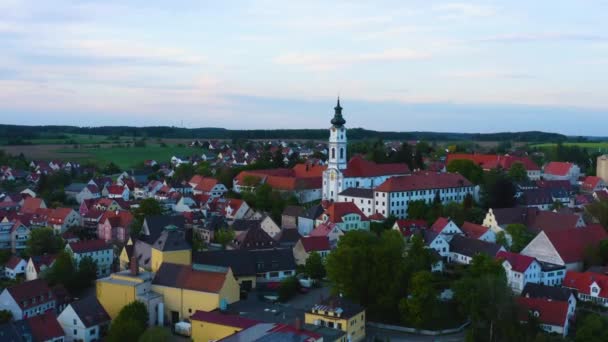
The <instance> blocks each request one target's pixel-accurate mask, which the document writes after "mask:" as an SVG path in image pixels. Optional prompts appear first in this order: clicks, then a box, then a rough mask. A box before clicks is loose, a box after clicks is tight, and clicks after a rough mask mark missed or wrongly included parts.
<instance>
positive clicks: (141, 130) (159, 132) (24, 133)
mask: <svg viewBox="0 0 608 342" xmlns="http://www.w3.org/2000/svg"><path fill="white" fill-rule="evenodd" d="M69 134H81V135H103V136H129V137H131V136H134V137H150V138H177V139H302V140H310V139H314V140H319V139H322V140H324V139H327V136H328V133H327V130H326V129H271V130H260V129H256V130H229V129H225V128H213V127H205V128H178V127H167V126H153V127H129V126H102V127H76V126H22V125H0V137H3V138H4V139H5V141H3V143H5V144H7V143H8V144H10V143H11V142H16V141H24V140H34V139H49V138H56V139H65V138H68V136H67V135H69ZM348 137H349V139H354V140H360V139H374V138H380V139H384V140H429V141H434V140H435V141H458V140H472V141H503V140H510V141H526V142H558V141H565V140H568V138H567V137H566V136H565V135H562V134H557V133H546V132H538V131H530V132H504V133H439V132H380V131H372V130H367V129H363V128H349V130H348Z"/></svg>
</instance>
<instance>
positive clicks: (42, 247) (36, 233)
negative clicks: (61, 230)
mask: <svg viewBox="0 0 608 342" xmlns="http://www.w3.org/2000/svg"><path fill="white" fill-rule="evenodd" d="M61 249H63V240H62V239H61V237H59V236H57V235H55V231H54V230H53V228H48V227H47V228H38V229H32V232H31V234H30V238H29V239H28V240H27V243H26V249H25V252H26V253H27V255H43V254H45V253H48V254H53V253H57V252H58V251H60V250H61Z"/></svg>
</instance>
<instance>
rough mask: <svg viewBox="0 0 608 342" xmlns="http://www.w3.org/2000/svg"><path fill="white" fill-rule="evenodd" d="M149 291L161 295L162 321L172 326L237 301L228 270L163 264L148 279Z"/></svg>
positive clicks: (233, 284)
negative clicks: (201, 312) (198, 312)
mask: <svg viewBox="0 0 608 342" xmlns="http://www.w3.org/2000/svg"><path fill="white" fill-rule="evenodd" d="M152 290H153V291H155V292H157V293H160V294H162V295H163V297H164V303H165V305H164V314H165V318H166V320H167V322H171V323H172V324H174V323H177V322H179V321H181V320H183V319H185V318H189V317H190V316H192V315H193V314H194V313H195V312H196V311H199V310H200V311H212V310H215V309H218V308H225V307H226V306H227V305H228V304H232V303H234V302H237V301H238V300H239V285H238V283H237V281H236V279H235V278H234V275H233V274H232V270H231V269H230V268H229V267H218V266H213V267H211V266H202V267H201V266H198V267H192V266H190V265H178V264H172V263H168V262H165V263H163V264H162V265H161V266H160V268H159V269H158V271H157V272H156V275H155V276H154V280H152Z"/></svg>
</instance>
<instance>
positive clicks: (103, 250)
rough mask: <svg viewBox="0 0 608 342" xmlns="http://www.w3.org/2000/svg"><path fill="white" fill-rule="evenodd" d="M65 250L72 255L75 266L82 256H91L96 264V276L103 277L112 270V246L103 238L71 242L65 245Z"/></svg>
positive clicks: (78, 263)
mask: <svg viewBox="0 0 608 342" xmlns="http://www.w3.org/2000/svg"><path fill="white" fill-rule="evenodd" d="M65 250H66V251H67V252H68V253H70V254H71V255H72V258H73V259H74V264H75V265H77V267H78V265H80V262H81V261H82V259H83V258H86V257H89V258H91V260H93V262H95V264H96V265H97V278H99V277H105V276H107V275H109V274H110V272H111V271H112V263H113V262H114V248H113V247H112V245H110V244H108V243H106V242H105V241H103V240H84V241H79V242H71V243H68V244H67V245H66V246H65Z"/></svg>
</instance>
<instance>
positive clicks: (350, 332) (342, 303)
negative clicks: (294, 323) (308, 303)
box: [304, 297, 365, 342]
mask: <svg viewBox="0 0 608 342" xmlns="http://www.w3.org/2000/svg"><path fill="white" fill-rule="evenodd" d="M304 323H306V324H312V325H318V326H322V327H328V328H333V329H338V330H342V331H344V332H345V333H346V335H347V336H346V337H345V339H346V340H348V341H353V342H356V341H362V340H364V339H365V309H364V308H363V307H362V306H360V305H358V304H355V303H353V302H351V301H349V300H346V299H344V298H341V297H331V298H329V299H327V300H325V301H323V302H322V303H319V304H316V305H315V306H313V307H312V309H311V310H310V311H309V312H306V313H305V314H304Z"/></svg>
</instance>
